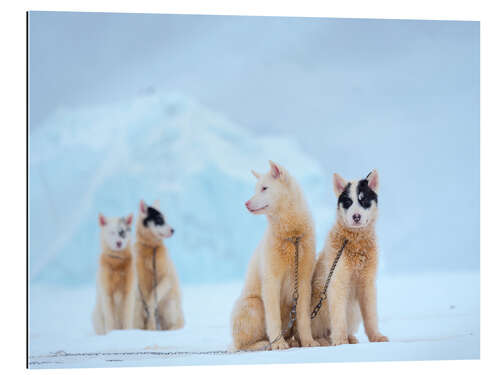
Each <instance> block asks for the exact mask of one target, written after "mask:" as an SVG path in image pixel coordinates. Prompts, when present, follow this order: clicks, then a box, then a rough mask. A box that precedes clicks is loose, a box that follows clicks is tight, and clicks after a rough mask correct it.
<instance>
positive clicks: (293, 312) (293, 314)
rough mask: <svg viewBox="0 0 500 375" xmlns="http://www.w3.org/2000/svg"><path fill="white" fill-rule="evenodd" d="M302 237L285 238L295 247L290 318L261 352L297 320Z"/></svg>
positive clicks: (281, 336) (285, 332)
mask: <svg viewBox="0 0 500 375" xmlns="http://www.w3.org/2000/svg"><path fill="white" fill-rule="evenodd" d="M301 238H302V236H293V237H289V238H286V239H285V240H286V241H290V242H292V243H293V244H294V246H295V268H294V290H293V295H292V309H291V310H290V318H289V320H288V325H287V327H286V328H285V329H284V330H282V331H281V332H280V334H279V335H278V336H276V337H275V338H274V340H273V341H270V342H269V343H268V344H266V345H265V346H264V347H263V348H262V350H270V349H271V348H272V346H273V344H274V343H275V342H276V341H278V340H280V339H282V338H283V337H284V336H285V335H286V334H287V333H288V332H290V330H291V329H292V327H293V325H294V324H295V321H296V320H297V301H298V300H299V242H300V240H301Z"/></svg>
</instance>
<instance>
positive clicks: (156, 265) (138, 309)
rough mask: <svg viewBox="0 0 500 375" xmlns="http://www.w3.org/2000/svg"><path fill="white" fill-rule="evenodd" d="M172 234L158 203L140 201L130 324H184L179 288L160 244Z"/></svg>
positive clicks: (151, 327) (149, 326)
mask: <svg viewBox="0 0 500 375" xmlns="http://www.w3.org/2000/svg"><path fill="white" fill-rule="evenodd" d="M173 234H174V230H173V228H172V227H170V226H169V225H168V224H167V222H166V220H165V216H164V215H163V214H162V213H161V212H160V208H159V204H158V202H155V203H154V204H153V206H147V205H146V204H145V203H144V201H141V203H140V207H139V217H138V219H137V225H136V237H137V238H136V242H135V245H134V251H135V258H136V261H135V265H136V271H137V290H136V296H137V297H136V304H135V314H134V327H135V328H140V329H148V330H156V329H158V330H167V329H180V328H182V327H184V315H183V312H182V306H181V291H180V287H179V281H178V279H177V273H176V271H175V267H174V263H173V262H172V260H171V259H170V256H169V255H168V251H167V248H166V247H165V245H164V244H163V239H164V238H169V237H171V236H172V235H173Z"/></svg>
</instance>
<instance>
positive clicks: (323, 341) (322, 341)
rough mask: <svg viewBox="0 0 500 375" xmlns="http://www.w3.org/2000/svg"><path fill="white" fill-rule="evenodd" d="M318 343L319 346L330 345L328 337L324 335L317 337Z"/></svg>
mask: <svg viewBox="0 0 500 375" xmlns="http://www.w3.org/2000/svg"><path fill="white" fill-rule="evenodd" d="M318 343H319V344H320V345H321V346H330V340H328V338H326V337H320V338H319V339H318Z"/></svg>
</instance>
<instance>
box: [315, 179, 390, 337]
mask: <svg viewBox="0 0 500 375" xmlns="http://www.w3.org/2000/svg"><path fill="white" fill-rule="evenodd" d="M333 187H334V191H335V194H336V196H337V198H338V202H337V221H336V223H335V224H334V226H333V228H332V229H331V230H330V233H329V234H328V237H327V239H326V242H325V245H324V248H323V251H322V252H321V254H320V255H319V257H318V261H317V263H316V266H315V270H314V275H313V296H312V299H311V303H312V306H315V305H316V303H317V302H318V300H319V299H320V295H321V293H322V291H323V287H324V285H325V282H326V279H327V275H328V273H329V271H330V267H331V265H332V262H333V260H334V259H335V257H336V255H337V252H338V251H340V248H341V247H342V244H343V242H344V240H345V239H347V240H348V242H347V245H346V246H345V248H344V252H343V253H342V255H341V257H340V259H339V262H338V263H337V267H336V268H335V271H334V273H333V277H332V279H331V280H330V285H329V288H328V292H327V299H326V304H327V306H325V305H323V307H322V308H321V310H320V313H319V314H318V316H317V317H316V318H315V319H314V320H313V321H312V331H313V337H314V338H315V339H317V340H318V341H319V342H320V343H321V345H330V344H331V345H341V344H347V343H350V344H356V343H357V342H358V340H357V338H356V337H355V336H354V335H355V333H356V331H357V330H358V327H359V324H360V322H361V318H363V322H364V326H365V332H366V335H367V336H368V339H369V340H370V342H380V341H388V339H387V337H386V336H384V335H382V334H381V333H380V331H379V328H378V318H377V301H376V296H377V293H376V286H375V281H376V280H375V279H376V273H377V258H378V256H377V243H376V237H375V222H376V220H377V211H378V196H377V192H378V187H379V177H378V173H377V171H376V170H374V171H372V172H371V173H370V174H369V175H368V176H367V177H366V178H364V179H362V180H355V181H350V182H346V181H345V180H344V179H343V178H342V177H340V176H339V175H338V174H336V173H335V174H334V176H333Z"/></svg>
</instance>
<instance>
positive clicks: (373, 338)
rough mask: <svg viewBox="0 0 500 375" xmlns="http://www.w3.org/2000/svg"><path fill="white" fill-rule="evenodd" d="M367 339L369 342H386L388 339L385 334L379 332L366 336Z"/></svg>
mask: <svg viewBox="0 0 500 375" xmlns="http://www.w3.org/2000/svg"><path fill="white" fill-rule="evenodd" d="M368 339H369V340H370V342H388V341H389V339H388V338H387V336H384V335H382V334H381V333H377V334H376V335H373V336H371V337H368Z"/></svg>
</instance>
